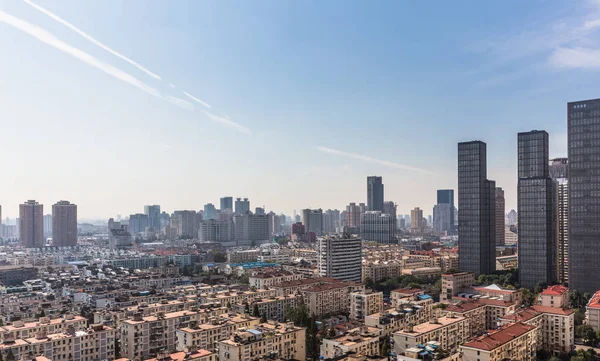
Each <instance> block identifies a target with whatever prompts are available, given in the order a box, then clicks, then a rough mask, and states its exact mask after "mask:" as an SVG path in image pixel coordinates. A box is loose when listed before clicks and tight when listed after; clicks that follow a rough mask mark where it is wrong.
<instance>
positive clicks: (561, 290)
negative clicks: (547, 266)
mask: <svg viewBox="0 0 600 361" xmlns="http://www.w3.org/2000/svg"><path fill="white" fill-rule="evenodd" d="M568 291H569V289H568V288H567V287H565V286H561V285H554V286H550V287H548V288H546V289H545V290H544V292H542V295H545V296H557V295H558V296H561V295H564V294H565V293H566V292H568Z"/></svg>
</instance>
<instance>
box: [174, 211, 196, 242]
mask: <svg viewBox="0 0 600 361" xmlns="http://www.w3.org/2000/svg"><path fill="white" fill-rule="evenodd" d="M201 220H202V219H201V217H200V216H199V215H198V213H196V211H190V210H184V211H175V212H173V217H171V224H172V225H173V226H176V227H174V228H176V229H175V232H176V234H177V236H179V237H183V238H196V237H198V230H199V229H200V221H201Z"/></svg>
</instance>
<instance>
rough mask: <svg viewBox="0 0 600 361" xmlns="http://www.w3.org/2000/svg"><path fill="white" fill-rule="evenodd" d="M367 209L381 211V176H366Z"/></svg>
mask: <svg viewBox="0 0 600 361" xmlns="http://www.w3.org/2000/svg"><path fill="white" fill-rule="evenodd" d="M367 210H369V211H380V212H383V181H382V178H381V177H377V176H371V177H367Z"/></svg>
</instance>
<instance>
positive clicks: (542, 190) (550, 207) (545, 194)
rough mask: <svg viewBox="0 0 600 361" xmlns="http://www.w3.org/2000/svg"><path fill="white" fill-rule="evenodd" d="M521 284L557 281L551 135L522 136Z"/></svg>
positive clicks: (520, 183) (519, 188)
mask: <svg viewBox="0 0 600 361" xmlns="http://www.w3.org/2000/svg"><path fill="white" fill-rule="evenodd" d="M517 143H518V157H519V164H518V165H519V182H518V189H517V190H518V212H519V222H518V229H519V232H518V234H519V243H518V245H519V282H520V283H521V286H523V287H527V288H534V287H535V286H536V284H537V283H538V282H543V283H546V284H552V283H553V282H554V280H555V279H556V229H555V227H556V213H555V212H554V197H555V185H554V182H553V181H552V179H551V178H550V172H549V169H548V162H549V158H548V148H549V145H548V143H549V142H548V133H547V132H545V131H543V130H533V131H531V132H524V133H519V135H518V142H517Z"/></svg>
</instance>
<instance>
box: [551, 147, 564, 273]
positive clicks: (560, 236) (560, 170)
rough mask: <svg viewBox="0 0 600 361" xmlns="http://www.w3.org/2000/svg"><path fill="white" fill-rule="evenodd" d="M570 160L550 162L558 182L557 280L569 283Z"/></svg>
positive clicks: (552, 174)
mask: <svg viewBox="0 0 600 361" xmlns="http://www.w3.org/2000/svg"><path fill="white" fill-rule="evenodd" d="M568 167H569V160H568V158H555V159H551V160H550V178H552V179H553V180H554V181H555V182H556V187H557V189H556V200H555V201H556V203H555V204H556V207H555V208H556V223H557V229H556V231H557V234H556V238H557V242H556V268H557V275H556V277H557V280H558V282H561V283H564V282H569V168H568Z"/></svg>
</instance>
